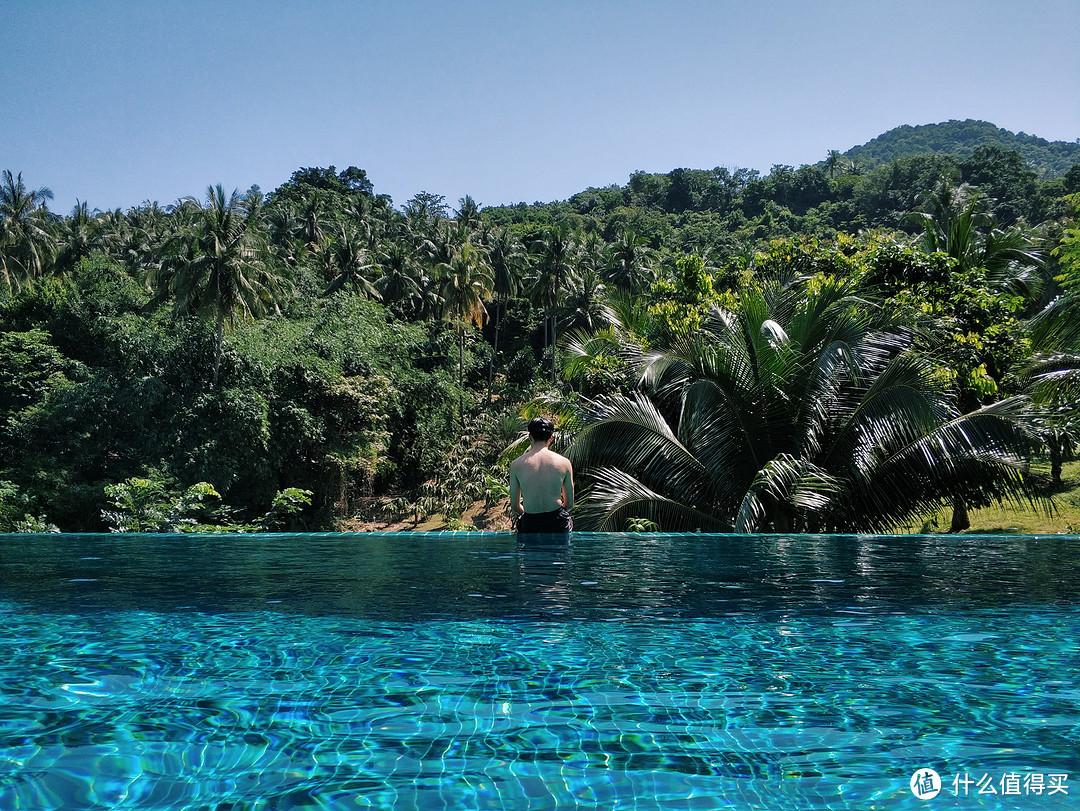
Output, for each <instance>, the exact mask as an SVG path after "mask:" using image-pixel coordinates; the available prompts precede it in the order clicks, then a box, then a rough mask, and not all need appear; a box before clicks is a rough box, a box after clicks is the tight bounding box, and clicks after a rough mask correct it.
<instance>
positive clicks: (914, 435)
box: [0, 121, 1080, 532]
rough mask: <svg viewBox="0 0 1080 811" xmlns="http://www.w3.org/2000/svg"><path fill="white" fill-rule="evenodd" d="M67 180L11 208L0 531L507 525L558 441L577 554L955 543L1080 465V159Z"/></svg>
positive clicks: (2, 252) (1011, 140) (932, 134)
mask: <svg viewBox="0 0 1080 811" xmlns="http://www.w3.org/2000/svg"><path fill="white" fill-rule="evenodd" d="M721 146H722V145H721ZM718 148H719V147H718ZM720 151H722V149H720ZM48 180H49V179H48V178H24V177H23V175H22V174H21V173H20V172H18V170H17V167H15V168H13V169H9V170H4V171H3V174H2V175H0V532H42V531H54V530H56V529H59V530H62V531H66V532H76V531H108V530H112V531H142V532H157V531H169V532H187V531H203V532H207V531H277V530H300V529H305V530H339V529H358V528H372V527H381V526H388V525H389V526H399V525H403V526H421V525H424V522H425V520H429V519H431V518H432V517H435V520H434V523H433V524H431V525H432V526H439V527H443V528H450V529H455V528H466V527H472V526H474V525H475V526H479V527H480V528H491V527H505V526H506V525H507V524H506V517H505V514H504V509H503V506H502V505H504V504H505V498H506V494H507V486H506V485H507V482H506V466H507V464H508V461H509V459H510V458H512V457H513V455H514V454H515V453H516V452H518V451H519V450H520V448H521V443H522V429H523V426H524V425H525V423H526V422H527V419H528V418H529V417H530V416H532V415H534V414H537V413H546V414H552V415H554V416H555V417H556V418H557V423H558V434H557V444H556V447H557V449H559V450H561V451H562V452H564V453H566V454H567V455H569V456H570V458H571V460H572V461H573V462H574V465H575V472H576V479H577V483H578V489H579V506H578V509H577V510H576V519H575V520H576V523H577V528H578V529H598V530H617V531H626V530H630V531H634V530H656V529H662V530H672V531H694V530H702V531H736V532H755V531H775V532H894V531H918V530H919V529H920V528H921V529H923V530H928V529H937V528H940V529H941V530H953V531H959V530H963V529H966V528H967V527H968V525H969V514H970V512H971V511H973V510H976V509H979V508H983V507H986V506H988V505H998V504H1005V505H1012V506H1016V507H1018V508H1023V509H1026V510H1033V511H1041V512H1043V513H1049V514H1053V511H1054V509H1055V505H1054V502H1053V496H1054V494H1055V493H1057V492H1060V491H1061V490H1062V488H1063V486H1064V485H1063V480H1062V471H1063V469H1067V468H1068V462H1069V460H1071V459H1073V457H1074V454H1075V452H1076V449H1077V444H1078V441H1080V396H1078V393H1080V388H1078V383H1080V142H1078V143H1075V144H1072V143H1064V142H1053V143H1051V142H1047V141H1044V140H1042V139H1040V138H1037V137H1035V136H1030V135H1025V134H1023V133H1021V134H1019V135H1015V134H1013V133H1009V132H1006V131H1004V130H1000V129H998V128H997V127H995V126H993V125H992V124H988V123H986V122H976V121H964V122H960V121H954V122H947V123H945V124H938V125H927V126H922V127H900V128H897V129H896V130H893V131H891V132H889V133H885V134H884V135H882V136H880V137H879V138H876V139H874V140H873V141H871V142H869V143H868V144H864V145H862V146H860V147H856V148H854V149H851V150H849V151H848V152H846V153H841V152H839V151H830V152H828V153H827V154H826V155H824V156H822V160H821V161H820V162H819V163H816V164H813V165H804V166H800V167H797V168H796V167H792V166H783V165H777V166H774V167H773V168H772V170H771V171H770V172H769V173H767V174H764V173H760V172H757V171H753V170H746V169H738V168H725V167H716V168H713V169H685V168H680V169H673V170H671V171H669V172H666V173H649V172H644V171H641V172H635V173H634V174H632V175H631V176H630V177H629V179H628V181H627V182H626V184H625V185H611V186H608V187H605V188H589V189H585V190H584V191H581V192H579V193H577V194H575V195H573V196H572V197H570V198H569V199H567V200H562V201H556V202H548V203H542V202H536V203H532V204H526V203H519V204H516V205H497V206H487V207H485V206H483V205H482V204H481V203H480V202H478V201H475V200H473V199H472V198H470V197H464V198H462V199H460V200H458V201H456V202H453V201H449V202H448V201H447V200H445V199H444V198H443V197H442V196H440V195H438V194H433V193H429V192H424V191H421V192H419V193H418V194H416V195H415V196H414V197H412V198H411V199H409V200H407V201H405V202H404V203H401V204H399V205H395V203H394V201H392V200H391V199H390V198H389V197H388V196H386V195H383V194H379V193H378V192H377V190H376V188H375V186H374V184H373V182H372V180H370V179H369V178H368V175H367V173H366V171H365V170H364V169H360V168H357V167H355V166H350V167H348V168H346V169H344V170H340V171H339V170H338V169H337V167H335V166H328V167H304V168H299V169H297V170H296V171H295V172H294V173H293V174H292V176H291V178H290V179H288V180H287V181H286V182H284V183H283V184H282V185H281V186H279V187H278V188H276V189H274V190H272V191H269V192H266V193H264V191H263V190H261V189H259V188H257V187H252V188H250V189H248V190H246V191H240V190H236V191H233V190H230V189H224V188H222V187H221V186H220V185H211V186H210V187H209V188H207V189H206V190H205V191H204V193H203V194H201V195H200V196H195V197H191V198H187V199H183V200H179V201H175V202H173V203H171V204H168V205H162V204H159V203H158V202H151V201H147V202H144V203H143V204H141V205H138V206H135V207H133V208H130V209H128V210H124V211H121V210H114V211H99V210H96V209H93V208H91V207H90V205H89V204H88V203H84V202H80V203H78V204H77V205H76V206H75V208H74V209H73V210H72V211H70V212H68V213H67V214H57V213H54V212H52V211H51V210H50V209H49V207H48V204H49V201H50V200H51V198H52V194H51V192H50V191H49V189H48V187H47V185H35V184H38V183H42V184H47V182H48ZM88 191H90V192H92V190H88ZM1060 529H1061V531H1077V529H1076V527H1073V526H1072V525H1067V524H1066V523H1062V524H1061V526H1060Z"/></svg>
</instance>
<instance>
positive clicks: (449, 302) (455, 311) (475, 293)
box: [436, 240, 492, 427]
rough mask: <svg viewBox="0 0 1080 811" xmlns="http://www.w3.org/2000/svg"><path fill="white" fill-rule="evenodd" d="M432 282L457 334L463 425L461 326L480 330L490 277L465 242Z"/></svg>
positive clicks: (479, 257) (479, 253) (480, 254)
mask: <svg viewBox="0 0 1080 811" xmlns="http://www.w3.org/2000/svg"><path fill="white" fill-rule="evenodd" d="M436 281H437V283H438V287H439V295H440V297H441V299H442V301H443V306H444V310H443V317H444V318H446V319H447V320H449V321H452V322H453V324H454V328H455V329H456V330H457V333H458V398H459V399H458V419H459V421H460V423H461V426H462V427H464V425H465V393H464V392H465V326H466V325H467V324H470V323H471V324H474V325H475V326H477V327H481V326H483V324H484V319H486V318H487V309H486V308H485V307H484V302H485V301H491V288H492V275H491V266H490V265H489V264H488V263H487V259H486V257H485V256H484V252H483V249H481V248H479V247H477V246H475V245H473V244H472V243H471V242H469V241H468V240H466V241H465V242H464V243H462V245H461V246H460V247H458V248H457V250H455V251H454V253H453V256H451V257H450V261H449V262H446V263H443V264H441V265H440V266H439V268H438V270H437V276H436Z"/></svg>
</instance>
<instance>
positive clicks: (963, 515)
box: [949, 498, 971, 532]
mask: <svg viewBox="0 0 1080 811" xmlns="http://www.w3.org/2000/svg"><path fill="white" fill-rule="evenodd" d="M970 528H971V520H970V519H969V518H968V511H967V505H966V504H964V500H963V499H962V498H954V499H953V503H952V522H951V523H950V524H949V532H963V531H964V530H965V529H970Z"/></svg>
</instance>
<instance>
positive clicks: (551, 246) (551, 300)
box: [532, 223, 577, 383]
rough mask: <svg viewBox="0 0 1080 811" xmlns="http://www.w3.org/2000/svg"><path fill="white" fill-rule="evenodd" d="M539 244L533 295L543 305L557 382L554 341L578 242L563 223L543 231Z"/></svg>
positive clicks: (546, 331) (546, 341) (552, 378)
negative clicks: (559, 312) (560, 305)
mask: <svg viewBox="0 0 1080 811" xmlns="http://www.w3.org/2000/svg"><path fill="white" fill-rule="evenodd" d="M537 248H538V249H539V251H538V252H539V260H538V261H537V264H536V267H535V273H536V275H535V277H534V279H533V285H532V288H533V289H532V295H533V301H534V302H535V303H537V304H538V305H540V306H541V307H543V308H544V322H545V323H544V346H545V347H550V348H551V382H552V383H554V382H555V380H556V372H555V345H556V342H557V340H558V325H557V323H556V318H557V315H558V307H559V304H560V303H562V300H563V297H564V295H565V293H566V287H567V284H568V282H569V280H570V277H571V275H572V274H573V272H574V265H573V260H574V256H575V253H576V249H577V244H576V240H575V238H574V234H573V232H572V231H571V230H570V226H568V225H567V224H566V223H560V224H559V225H556V226H554V227H552V228H548V229H547V230H545V231H544V235H543V237H541V239H540V241H539V242H538V243H537Z"/></svg>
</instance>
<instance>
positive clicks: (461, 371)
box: [458, 327, 465, 430]
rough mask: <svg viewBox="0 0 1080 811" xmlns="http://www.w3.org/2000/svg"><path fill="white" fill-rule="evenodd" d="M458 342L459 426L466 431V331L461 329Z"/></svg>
mask: <svg viewBox="0 0 1080 811" xmlns="http://www.w3.org/2000/svg"><path fill="white" fill-rule="evenodd" d="M458 329H459V333H460V337H461V340H460V341H459V342H458V424H459V425H460V426H461V428H462V430H464V429H465V330H464V329H461V328H460V327H459V328H458Z"/></svg>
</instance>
